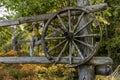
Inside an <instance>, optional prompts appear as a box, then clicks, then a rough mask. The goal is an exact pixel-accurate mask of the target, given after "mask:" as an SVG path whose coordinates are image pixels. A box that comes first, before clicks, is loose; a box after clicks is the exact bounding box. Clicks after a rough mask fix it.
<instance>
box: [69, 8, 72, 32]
mask: <svg viewBox="0 0 120 80" xmlns="http://www.w3.org/2000/svg"><path fill="white" fill-rule="evenodd" d="M70 16H71V14H70V10H68V24H69V32H71V30H72V29H71V17H70Z"/></svg>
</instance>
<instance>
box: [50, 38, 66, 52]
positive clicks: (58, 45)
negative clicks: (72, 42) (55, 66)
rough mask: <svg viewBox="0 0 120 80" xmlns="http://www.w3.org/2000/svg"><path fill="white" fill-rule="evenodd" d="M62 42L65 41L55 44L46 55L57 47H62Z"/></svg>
mask: <svg viewBox="0 0 120 80" xmlns="http://www.w3.org/2000/svg"><path fill="white" fill-rule="evenodd" d="M64 42H66V40H64V41H62V42H60V43H59V44H57V45H56V46H55V47H53V48H52V49H50V50H48V53H49V52H51V51H52V50H54V49H56V48H57V47H59V46H60V45H62V44H63V43H64Z"/></svg>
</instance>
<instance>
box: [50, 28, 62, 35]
mask: <svg viewBox="0 0 120 80" xmlns="http://www.w3.org/2000/svg"><path fill="white" fill-rule="evenodd" d="M49 27H50V28H51V29H53V30H55V31H58V32H60V33H62V34H64V33H63V32H62V31H61V30H60V29H56V28H54V27H53V26H49Z"/></svg>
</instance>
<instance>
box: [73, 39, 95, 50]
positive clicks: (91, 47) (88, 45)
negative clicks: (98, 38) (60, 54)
mask: <svg viewBox="0 0 120 80" xmlns="http://www.w3.org/2000/svg"><path fill="white" fill-rule="evenodd" d="M74 40H75V41H77V42H79V43H81V44H83V45H84V46H86V47H89V48H90V49H91V50H93V46H92V45H90V44H88V43H85V42H83V41H80V40H77V39H74Z"/></svg>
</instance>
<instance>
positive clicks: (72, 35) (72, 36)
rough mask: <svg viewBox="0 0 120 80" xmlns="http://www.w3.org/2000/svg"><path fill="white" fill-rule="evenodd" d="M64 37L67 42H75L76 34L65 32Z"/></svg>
mask: <svg viewBox="0 0 120 80" xmlns="http://www.w3.org/2000/svg"><path fill="white" fill-rule="evenodd" d="M64 36H65V37H66V39H67V40H70V41H71V40H73V39H74V34H73V33H72V32H65V33H64Z"/></svg>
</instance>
